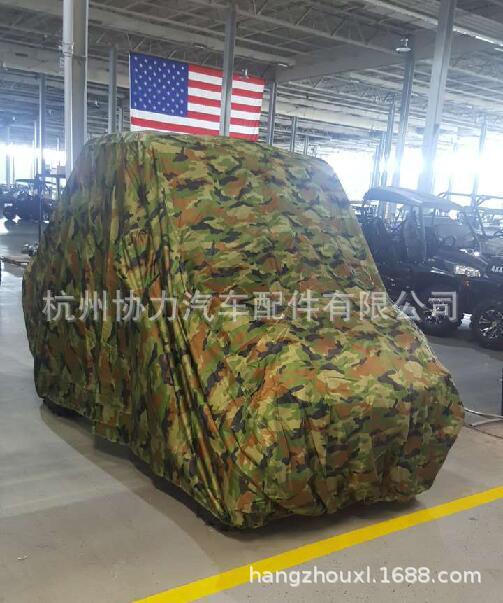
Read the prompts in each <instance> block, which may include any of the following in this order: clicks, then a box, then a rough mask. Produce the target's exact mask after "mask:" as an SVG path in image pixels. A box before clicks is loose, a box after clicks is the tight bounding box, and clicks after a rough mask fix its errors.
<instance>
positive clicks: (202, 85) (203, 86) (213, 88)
mask: <svg viewBox="0 0 503 603" xmlns="http://www.w3.org/2000/svg"><path fill="white" fill-rule="evenodd" d="M191 88H196V89H197V90H209V91H210V92H222V86H219V85H217V84H208V83H207V82H200V81H198V80H191V79H189V89H191Z"/></svg>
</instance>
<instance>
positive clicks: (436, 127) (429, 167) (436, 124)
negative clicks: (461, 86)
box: [419, 0, 457, 193]
mask: <svg viewBox="0 0 503 603" xmlns="http://www.w3.org/2000/svg"><path fill="white" fill-rule="evenodd" d="M456 4H457V0H441V2H440V12H439V15H438V28H437V35H436V39H435V54H434V56H433V65H432V70H431V79H430V91H429V95H428V110H427V112H426V124H425V130H424V135H423V171H422V173H421V176H420V178H419V189H420V190H421V191H423V192H425V193H431V192H432V191H433V181H434V168H435V158H436V155H437V146H438V137H439V134H440V125H441V123H442V112H443V108H444V100H445V87H446V82H447V72H448V71H449V62H450V59H451V49H452V38H453V27H454V13H455V10H456Z"/></svg>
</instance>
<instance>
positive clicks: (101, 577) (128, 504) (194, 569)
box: [0, 222, 503, 603]
mask: <svg viewBox="0 0 503 603" xmlns="http://www.w3.org/2000/svg"><path fill="white" fill-rule="evenodd" d="M34 232H35V229H34V227H33V226H31V225H24V224H17V225H10V226H9V227H8V229H7V228H6V227H5V223H3V222H0V255H4V254H6V253H12V254H14V253H16V254H17V253H19V251H20V249H21V247H22V245H23V243H25V242H32V241H33V240H34V239H35V234H34ZM21 274H22V272H21V270H20V269H18V268H9V267H7V266H4V270H3V279H2V285H1V286H0V344H1V345H0V383H1V388H0V602H8V603H24V602H26V603H34V602H41V603H46V602H47V603H48V602H51V603H59V602H61V603H63V602H65V603H67V602H68V601H72V602H74V603H80V602H83V603H84V602H86V603H87V602H89V601H93V602H94V603H101V602H103V603H115V602H117V603H119V602H120V603H126V602H129V601H132V600H134V599H138V598H141V597H145V596H147V595H149V594H153V593H156V592H159V591H163V590H167V589H170V588H172V587H174V586H177V585H180V584H184V583H187V582H191V581H193V580H196V579H198V578H203V577H206V576H209V575H213V574H216V573H219V572H222V571H224V570H227V569H230V568H233V567H236V566H238V565H243V564H245V563H250V562H254V561H256V560H259V559H262V558H264V557H269V556H271V555H273V554H277V553H280V552H283V551H286V550H289V549H292V548H295V547H298V546H300V545H302V544H305V543H309V542H315V541H317V540H320V539H323V538H327V537H329V536H332V535H335V534H339V533H343V532H347V531H350V530H353V529H355V528H358V527H361V526H365V525H370V524H372V523H375V522H377V521H382V520H384V519H388V518H391V517H395V516H397V515H399V514H403V513H410V512H411V511H415V510H417V509H421V508H426V507H431V506H433V505H437V504H441V503H443V502H446V501H450V500H453V499H456V498H458V497H462V496H466V495H468V494H472V493H476V492H480V491H483V490H486V489H488V488H491V487H495V486H500V485H502V483H503V471H502V466H503V442H502V441H501V439H497V438H495V437H492V436H489V435H485V434H481V433H478V432H476V431H474V430H472V429H469V428H465V430H464V431H463V432H462V434H461V436H460V438H459V440H458V442H457V443H456V445H455V447H454V449H453V451H452V453H451V455H450V456H449V458H448V460H447V462H446V464H445V466H444V468H443V470H442V471H441V473H440V475H439V477H438V479H437V481H436V482H435V485H434V487H433V488H432V489H431V490H430V491H429V492H427V493H425V494H423V495H421V496H420V497H418V500H417V501H416V502H415V503H414V504H413V505H409V506H406V507H403V506H396V505H378V506H374V507H372V508H367V509H364V508H361V507H357V508H353V509H350V510H348V511H346V512H344V513H341V514H339V515H337V516H336V517H328V518H327V517H326V518H322V519H314V520H312V519H310V520H302V519H296V520H295V521H288V520H287V521H284V522H282V523H279V524H277V525H273V526H271V527H270V528H269V529H267V530H263V531H259V532H256V533H252V534H249V533H248V534H236V533H226V534H222V533H219V532H217V531H216V530H214V529H212V528H209V527H207V526H206V525H205V524H204V523H203V522H202V521H201V520H200V519H198V518H197V517H196V516H195V515H194V514H193V512H192V511H190V510H189V509H188V508H187V507H186V506H184V505H183V504H182V503H180V502H178V501H177V500H175V499H174V498H172V497H170V496H168V495H167V494H165V493H163V492H161V491H159V490H156V489H155V488H154V487H153V486H152V484H151V481H150V479H149V478H148V477H147V476H146V475H144V474H143V473H142V472H141V471H139V470H138V469H137V468H136V467H135V466H134V465H133V464H132V463H131V462H130V461H129V460H128V458H127V455H125V454H124V453H123V452H122V451H121V450H117V449H116V448H115V447H112V446H108V445H103V444H100V445H98V443H97V442H95V440H94V438H93V437H92V435H91V434H90V432H89V430H88V427H87V425H86V424H85V423H84V422H83V421H75V420H72V421H71V420H67V419H61V418H57V417H55V416H53V415H52V414H50V413H49V412H47V411H46V409H45V408H42V407H41V404H40V400H39V399H38V397H37V395H36V393H35V391H34V387H33V376H32V359H31V356H30V353H29V350H28V346H27V341H26V337H25V334H24V323H23V317H22V310H21V305H20V284H21V280H20V276H21ZM433 345H434V347H435V349H436V351H437V352H438V354H439V356H440V357H441V359H442V361H443V362H444V364H445V365H446V366H448V367H449V368H450V369H451V370H452V371H453V374H454V377H455V380H456V381H457V384H458V386H459V388H460V390H461V394H462V396H463V399H464V402H465V404H466V405H467V406H471V407H474V408H479V409H482V410H486V411H493V412H494V411H495V410H497V409H498V407H499V406H498V405H499V399H500V394H499V387H500V384H499V378H500V374H501V366H502V365H501V362H502V359H503V354H501V353H492V352H486V351H484V350H481V349H480V348H478V347H476V346H475V344H473V343H472V342H471V341H470V339H469V333H468V332H467V331H464V332H461V333H460V334H459V335H458V336H457V337H456V338H452V339H450V340H437V341H435V342H433ZM460 352H462V353H461V354H460ZM502 525H503V504H501V502H499V503H491V504H489V505H485V506H482V507H478V508H476V509H473V510H471V511H467V512H463V513H460V514H457V515H453V516H451V517H448V518H445V519H442V520H439V521H436V522H431V523H427V524H424V525H422V526H417V527H415V528H411V529H409V530H406V531H403V532H400V533H397V534H393V535H390V536H386V537H384V538H381V539H378V540H375V541H372V542H369V543H366V544H361V545H359V546H356V547H353V548H349V549H346V550H344V551H341V552H339V553H337V554H334V555H329V556H327V557H324V558H321V559H319V560H317V561H316V562H315V563H310V564H309V565H306V566H303V567H311V568H312V567H313V566H314V565H316V566H317V567H318V568H319V569H320V570H323V569H327V570H328V569H331V570H332V569H344V570H360V569H363V568H365V567H366V566H370V567H371V569H372V570H373V572H375V573H378V572H379V568H380V567H381V566H387V567H388V568H390V569H391V568H393V567H395V566H415V567H418V566H427V567H429V568H430V569H431V571H432V572H434V571H438V570H451V569H457V570H478V571H480V572H481V575H482V583H481V584H479V585H476V586H472V585H440V584H428V585H415V586H411V585H393V584H392V585H384V584H377V585H375V584H371V585H350V584H344V585H322V584H319V585H313V586H307V585H304V586H299V587H298V588H292V587H289V586H286V585H277V586H270V585H267V586H266V585H257V584H254V585H247V586H243V587H239V588H236V589H234V590H232V591H228V592H226V593H220V594H218V595H214V596H213V597H209V598H208V599H207V600H208V601H212V602H215V603H220V602H242V601H289V602H304V601H312V600H313V598H316V599H317V600H318V601H320V602H329V601H335V600H338V599H339V598H342V597H345V598H347V599H348V600H350V601H377V602H380V601H397V602H398V601H401V602H402V601H444V600H455V601H461V602H465V601H466V602H472V601H474V600H475V599H476V598H480V600H483V601H484V602H491V603H492V602H495V603H496V602H500V601H502V600H503V547H502V546H501V536H502V534H501V526H502Z"/></svg>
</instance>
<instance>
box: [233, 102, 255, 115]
mask: <svg viewBox="0 0 503 603" xmlns="http://www.w3.org/2000/svg"><path fill="white" fill-rule="evenodd" d="M261 109H262V107H260V106H259V105H242V104H241V103H232V105H231V110H233V111H246V112H247V113H259V114H260V113H261Z"/></svg>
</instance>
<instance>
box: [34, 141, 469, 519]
mask: <svg viewBox="0 0 503 603" xmlns="http://www.w3.org/2000/svg"><path fill="white" fill-rule="evenodd" d="M383 291H384V288H383V284H382V281H381V279H380V277H379V275H378V272H377V269H376V267H375V264H374V262H373V260H372V258H371V256H370V253H369V249H368V247H367V244H366V242H365V240H364V238H363V236H362V233H361V229H360V227H359V225H358V223H357V221H356V219H355V217H354V214H353V212H352V210H351V209H350V205H349V203H348V200H347V198H346V196H345V194H344V192H343V189H342V187H341V185H340V183H339V181H338V179H337V178H336V176H335V175H334V173H333V171H332V169H331V168H330V167H329V166H328V165H326V164H325V163H324V162H322V161H320V160H316V159H313V158H308V157H303V156H300V155H295V154H291V153H286V152H283V151H281V150H278V149H275V148H272V147H270V146H266V145H262V144H254V143H250V142H246V141H242V140H231V139H228V138H213V137H212V138H198V137H185V136H178V135H161V134H157V133H128V134H124V135H110V136H106V137H104V138H101V139H98V140H93V141H91V142H89V143H88V144H87V145H86V147H85V149H84V151H83V152H82V154H81V156H80V158H79V160H78V162H77V165H76V167H75V169H74V172H73V174H72V176H71V178H70V180H69V182H68V185H67V188H66V189H65V192H64V196H63V198H62V202H61V204H60V205H59V206H58V208H57V211H56V214H55V217H54V220H53V221H52V222H51V223H50V224H49V226H48V228H47V230H46V231H45V234H44V237H43V239H42V242H41V245H40V248H39V251H38V253H37V256H36V258H35V260H34V262H33V264H32V265H31V266H30V268H29V269H28V270H27V272H26V274H25V277H24V286H23V305H24V312H25V319H26V327H27V332H28V338H29V343H30V349H31V351H32V353H33V356H34V359H35V381H36V387H37V392H38V394H39V396H40V397H41V398H43V399H45V400H48V401H50V402H51V403H52V404H55V405H57V406H60V407H64V408H68V409H72V410H74V411H76V412H77V413H79V414H81V415H83V416H85V417H87V418H88V419H90V421H91V422H92V424H93V425H94V429H95V432H96V433H97V434H99V435H101V436H103V437H105V438H107V439H108V440H112V441H116V442H121V443H123V444H125V445H127V446H129V448H130V449H131V450H132V452H133V453H134V454H135V455H136V456H137V457H139V458H140V459H142V460H143V461H145V462H146V463H148V464H149V466H150V467H151V469H152V471H153V472H154V474H155V475H157V476H159V477H160V478H164V479H166V480H168V481H169V482H171V483H173V484H175V485H176V486H178V487H180V488H181V489H183V490H184V491H185V492H186V493H188V494H189V495H190V496H191V497H192V498H193V499H194V500H195V501H196V502H197V503H198V504H199V505H201V506H202V507H204V508H205V509H206V510H207V511H209V512H210V513H211V514H212V515H213V516H214V517H216V518H217V519H218V520H219V521H220V522H222V523H223V524H228V525H232V526H236V527H239V528H246V527H258V526H261V525H263V524H265V523H267V522H268V521H270V520H272V519H275V518H278V517H284V516H288V515H293V514H297V515H311V516H319V515H322V514H325V513H334V512H336V511H338V510H339V509H341V508H342V507H345V506H347V505H349V504H351V503H355V502H359V501H360V502H364V503H374V502H376V501H407V500H409V499H411V498H412V497H414V496H415V495H416V494H418V493H420V492H422V491H424V490H426V489H427V488H429V487H430V486H431V485H432V483H433V481H434V479H435V477H436V475H437V473H438V471H439V469H440V468H441V466H442V463H443V462H444V460H445V458H446V455H447V453H448V451H449V449H450V447H451V446H452V444H453V443H454V441H455V439H456V436H457V434H458V432H459V430H460V428H461V425H462V422H463V408H462V404H461V402H460V400H459V397H458V393H457V391H456V389H455V387H454V385H453V382H452V380H451V377H450V375H449V373H448V372H447V371H446V369H445V368H444V367H443V366H442V365H441V364H440V363H439V362H438V360H437V359H436V357H435V356H434V354H433V353H432V351H431V349H430V348H429V346H428V344H427V342H426V340H425V338H424V336H423V335H422V334H421V333H420V332H419V331H418V330H417V328H416V327H415V326H414V325H413V323H412V322H411V321H409V320H408V319H407V318H405V317H404V316H402V315H401V314H399V312H398V310H397V309H396V308H395V307H394V306H390V305H389V304H387V305H386V312H383V313H382V314H383V315H382V316H379V317H377V318H376V317H371V316H370V315H368V314H369V313H368V310H369V308H368V306H371V305H372V304H371V303H370V302H369V299H370V298H369V296H372V295H375V296H378V297H379V296H381V297H382V295H383ZM51 292H54V299H55V297H56V296H60V297H62V298H64V302H62V303H64V304H66V306H65V307H64V308H65V312H68V316H66V317H60V318H59V319H58V320H56V319H55V318H54V317H53V318H52V319H51V320H49V319H48V317H47V309H48V307H52V306H58V308H59V307H60V306H59V305H58V303H57V301H54V299H53V298H52V297H51ZM95 294H97V295H95ZM105 294H107V295H105ZM131 295H133V296H134V298H135V299H136V300H137V301H138V300H139V301H138V308H139V309H141V310H142V311H138V312H137V311H136V310H137V309H138V308H136V310H134V311H132V312H131V314H132V316H129V320H126V319H125V318H126V317H125V313H126V312H127V311H128V310H130V309H131V307H133V305H134V304H132V303H131V304H130V305H129V306H128V309H127V310H126V311H125V312H122V310H124V308H122V307H121V313H120V316H118V315H115V308H113V311H112V312H110V314H112V315H109V316H106V315H105V314H104V308H103V307H102V306H103V305H104V304H103V301H104V299H105V298H107V299H108V300H112V299H116V298H118V297H119V296H120V298H121V299H129V300H131V299H132V298H131ZM336 295H338V296H339V297H338V298H337V300H338V301H337V303H336V304H334V303H333V302H334V296H336ZM96 298H99V299H98V301H99V302H100V303H98V304H95V303H94V302H95V301H96ZM163 299H164V300H165V301H166V300H167V302H166V307H165V308H163V309H162V311H161V314H160V315H159V312H160V309H161V305H162V300H163ZM235 299H237V302H236V303H234V301H233V300H235ZM257 299H259V300H261V303H257ZM78 300H80V301H78ZM82 300H84V303H83V301H82ZM85 300H88V301H89V300H91V304H90V306H92V309H93V310H101V312H96V313H93V312H88V313H85V312H82V309H83V308H84V309H85V308H86V307H87V306H86V303H85ZM267 300H269V301H270V302H271V304H270V305H271V306H272V305H274V304H276V305H277V307H275V310H277V312H274V313H273V312H272V311H270V312H267V311H266V310H271V307H269V306H268V302H267ZM292 300H295V301H292ZM307 300H311V301H310V303H309V304H308V303H307ZM340 300H343V301H344V303H348V305H349V303H351V307H350V308H349V310H352V311H351V312H349V311H348V312H339V311H335V309H336V308H339V309H340ZM59 301H60V300H59ZM203 301H204V303H203ZM315 301H316V303H315ZM110 305H112V304H110ZM95 306H100V307H99V308H96V307H95ZM346 309H348V308H346ZM258 310H261V311H260V312H259V311H258ZM61 313H62V314H63V312H61ZM79 313H81V314H83V315H80V316H78V314H79ZM93 314H96V315H93Z"/></svg>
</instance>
